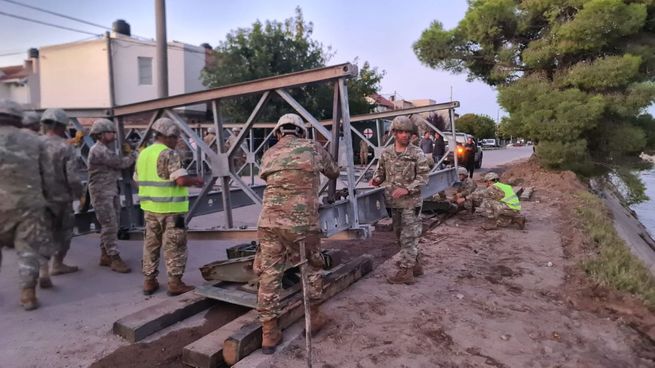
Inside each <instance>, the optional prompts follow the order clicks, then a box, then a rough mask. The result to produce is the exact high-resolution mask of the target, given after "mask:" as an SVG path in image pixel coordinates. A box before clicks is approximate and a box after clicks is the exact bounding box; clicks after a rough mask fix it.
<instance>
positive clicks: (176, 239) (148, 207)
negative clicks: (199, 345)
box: [134, 118, 204, 296]
mask: <svg viewBox="0 0 655 368" xmlns="http://www.w3.org/2000/svg"><path fill="white" fill-rule="evenodd" d="M152 130H153V131H154V132H155V142H154V143H153V144H152V145H150V146H149V147H148V148H146V149H144V150H143V151H141V154H140V155H139V159H138V161H137V165H136V171H135V173H134V180H135V181H136V182H137V183H138V184H139V199H140V201H141V209H143V213H144V219H145V225H146V226H145V237H144V242H143V275H144V277H145V280H144V283H143V294H145V295H151V294H153V293H154V292H155V291H157V290H158V289H159V282H158V281H157V275H158V274H159V271H158V270H157V268H158V267H159V258H160V254H161V249H162V247H163V248H164V260H165V261H166V271H167V274H168V295H170V296H175V295H180V294H183V293H186V292H188V291H191V290H193V289H194V287H193V286H190V285H186V284H185V283H184V282H183V281H182V275H183V274H184V269H185V267H186V260H187V238H186V224H185V214H186V213H187V212H188V210H189V193H188V190H187V189H186V188H184V187H189V186H198V187H202V185H203V183H204V181H203V179H202V178H201V177H192V176H189V173H188V172H187V171H186V169H185V168H184V167H183V166H182V159H181V158H180V155H179V153H178V152H177V151H175V149H174V148H175V146H176V145H177V141H178V138H179V136H180V131H179V129H178V128H177V126H176V125H175V123H174V122H173V121H172V120H171V119H168V118H161V119H157V121H155V123H154V124H153V125H152ZM153 169H154V170H153ZM169 188H170V189H169Z"/></svg>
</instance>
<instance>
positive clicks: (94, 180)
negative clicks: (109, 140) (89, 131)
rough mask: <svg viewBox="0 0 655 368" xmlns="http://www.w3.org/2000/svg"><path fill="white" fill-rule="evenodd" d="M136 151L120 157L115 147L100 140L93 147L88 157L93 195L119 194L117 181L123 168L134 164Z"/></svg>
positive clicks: (91, 192) (90, 189)
mask: <svg viewBox="0 0 655 368" xmlns="http://www.w3.org/2000/svg"><path fill="white" fill-rule="evenodd" d="M135 160H136V152H132V153H131V154H130V155H129V156H125V157H119V156H118V155H117V154H116V152H114V150H113V149H111V148H109V147H107V146H106V145H105V144H104V143H102V142H100V141H98V142H96V144H94V145H93V147H91V150H90V151H89V157H88V165H89V192H90V194H91V195H92V196H105V195H106V196H114V195H117V194H118V188H117V186H116V181H117V180H118V177H119V176H120V172H121V170H123V169H127V168H128V167H130V166H132V165H133V164H134V161H135Z"/></svg>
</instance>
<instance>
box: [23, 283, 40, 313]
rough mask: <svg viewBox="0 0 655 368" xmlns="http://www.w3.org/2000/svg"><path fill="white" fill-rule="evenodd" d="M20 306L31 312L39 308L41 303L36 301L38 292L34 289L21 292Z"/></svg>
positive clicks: (24, 289) (25, 289)
mask: <svg viewBox="0 0 655 368" xmlns="http://www.w3.org/2000/svg"><path fill="white" fill-rule="evenodd" d="M20 305H22V306H23V309H25V310H26V311H31V310H34V309H36V308H38V307H39V302H38V301H37V300H36V291H35V290H34V288H33V287H31V288H23V289H22V290H21V291H20Z"/></svg>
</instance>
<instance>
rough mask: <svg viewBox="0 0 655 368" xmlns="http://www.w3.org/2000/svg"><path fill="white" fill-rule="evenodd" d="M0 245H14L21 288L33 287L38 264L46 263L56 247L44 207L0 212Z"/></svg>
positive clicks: (37, 275) (37, 274) (36, 277)
mask: <svg viewBox="0 0 655 368" xmlns="http://www.w3.org/2000/svg"><path fill="white" fill-rule="evenodd" d="M0 244H5V245H9V246H11V245H13V246H14V247H15V248H16V255H17V256H18V276H19V285H20V287H21V288H33V287H35V286H36V280H37V279H38V277H39V264H41V263H44V262H47V261H48V259H50V257H51V256H52V254H53V253H54V250H55V249H54V246H53V244H52V239H51V236H50V232H49V231H48V227H47V220H46V214H45V209H39V210H33V209H29V210H23V211H21V212H17V211H8V212H0Z"/></svg>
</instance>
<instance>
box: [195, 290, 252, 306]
mask: <svg viewBox="0 0 655 368" xmlns="http://www.w3.org/2000/svg"><path fill="white" fill-rule="evenodd" d="M195 293H196V294H199V295H202V296H204V297H207V298H211V299H216V300H220V301H223V302H226V303H230V304H236V305H242V306H244V307H248V308H256V307H257V294H253V293H249V292H247V291H243V290H238V289H228V288H225V287H221V286H220V285H217V286H213V285H204V286H200V287H198V288H197V289H196V290H195Z"/></svg>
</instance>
